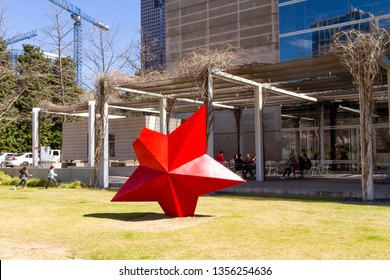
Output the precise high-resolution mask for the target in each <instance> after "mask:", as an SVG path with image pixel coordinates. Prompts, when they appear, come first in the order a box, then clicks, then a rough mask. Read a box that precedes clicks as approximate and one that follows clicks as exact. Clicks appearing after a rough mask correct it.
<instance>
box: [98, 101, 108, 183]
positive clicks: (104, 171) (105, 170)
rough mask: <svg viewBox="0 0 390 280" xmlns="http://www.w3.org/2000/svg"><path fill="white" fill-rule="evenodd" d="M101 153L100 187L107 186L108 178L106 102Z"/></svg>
mask: <svg viewBox="0 0 390 280" xmlns="http://www.w3.org/2000/svg"><path fill="white" fill-rule="evenodd" d="M103 125H104V133H103V154H102V163H101V167H100V168H101V169H100V176H101V179H100V186H101V187H102V188H108V179H109V174H108V170H109V162H108V161H109V155H108V133H109V129H108V104H107V103H104V114H103Z"/></svg>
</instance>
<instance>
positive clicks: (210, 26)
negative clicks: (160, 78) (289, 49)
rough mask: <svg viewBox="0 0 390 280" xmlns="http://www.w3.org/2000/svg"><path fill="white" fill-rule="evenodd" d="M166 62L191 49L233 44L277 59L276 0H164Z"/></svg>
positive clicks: (250, 53) (268, 59)
mask: <svg viewBox="0 0 390 280" xmlns="http://www.w3.org/2000/svg"><path fill="white" fill-rule="evenodd" d="M166 32H167V38H166V44H167V49H166V55H167V66H169V65H170V64H172V63H174V62H175V61H177V60H178V59H180V58H182V57H183V55H184V54H185V53H186V52H187V51H190V50H193V49H199V48H207V49H215V48H220V47H223V46H224V45H227V44H229V45H232V46H233V47H238V48H241V49H243V50H245V51H246V52H247V54H248V56H249V57H250V58H251V60H253V61H257V62H275V61H278V60H279V44H278V37H277V34H278V1H277V0H256V1H255V0H192V1H183V0H166Z"/></svg>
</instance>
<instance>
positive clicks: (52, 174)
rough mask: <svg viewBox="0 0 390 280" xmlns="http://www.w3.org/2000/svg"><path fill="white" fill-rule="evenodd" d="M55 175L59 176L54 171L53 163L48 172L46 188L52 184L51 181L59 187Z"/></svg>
mask: <svg viewBox="0 0 390 280" xmlns="http://www.w3.org/2000/svg"><path fill="white" fill-rule="evenodd" d="M55 176H57V174H56V173H55V172H54V166H53V165H52V166H50V170H49V172H48V173H47V184H46V186H45V188H46V189H47V187H48V186H50V185H51V183H54V185H55V186H56V188H57V187H58V185H57V180H56V179H55Z"/></svg>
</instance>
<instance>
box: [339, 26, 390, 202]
mask: <svg viewBox="0 0 390 280" xmlns="http://www.w3.org/2000/svg"><path fill="white" fill-rule="evenodd" d="M372 28H373V30H372V32H370V33H365V32H362V31H359V30H355V29H352V30H349V31H342V32H340V33H338V34H336V35H335V37H334V43H333V51H335V52H336V53H337V54H338V55H339V57H340V60H341V63H342V64H343V65H344V66H345V67H347V68H348V69H349V71H350V72H351V74H352V78H353V83H354V85H355V87H356V88H357V89H358V90H359V104H360V161H361V170H362V193H363V200H373V199H374V186H373V179H372V178H373V155H372V150H373V137H372V135H373V128H372V119H373V113H374V99H373V89H374V86H375V85H376V84H377V83H378V79H379V78H380V75H379V74H380V67H379V65H378V62H377V61H378V58H379V57H380V56H381V55H382V54H384V53H385V52H386V49H387V48H388V45H389V36H388V34H387V32H386V31H385V30H383V29H379V28H377V27H376V26H374V25H373V26H372Z"/></svg>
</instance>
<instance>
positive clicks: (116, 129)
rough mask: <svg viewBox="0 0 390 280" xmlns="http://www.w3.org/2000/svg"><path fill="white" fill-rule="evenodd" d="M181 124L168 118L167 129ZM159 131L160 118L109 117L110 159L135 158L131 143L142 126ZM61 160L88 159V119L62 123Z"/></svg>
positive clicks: (173, 128)
mask: <svg viewBox="0 0 390 280" xmlns="http://www.w3.org/2000/svg"><path fill="white" fill-rule="evenodd" d="M180 124H181V120H180V119H174V118H172V119H170V124H169V129H170V131H173V130H175V129H176V127H178V126H179V125H180ZM145 127H146V128H149V129H151V130H155V131H160V118H159V117H157V116H142V117H137V118H124V119H111V120H110V121H109V126H108V129H109V134H112V135H114V136H115V142H114V143H115V144H114V156H110V158H109V159H110V160H135V159H136V155H135V152H134V150H133V147H132V144H133V142H134V141H135V139H137V137H138V136H139V134H140V132H141V130H142V129H143V128H145ZM62 135H63V146H62V153H63V160H82V161H87V160H88V120H83V121H79V122H71V123H70V122H68V123H64V125H63V131H62Z"/></svg>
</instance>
